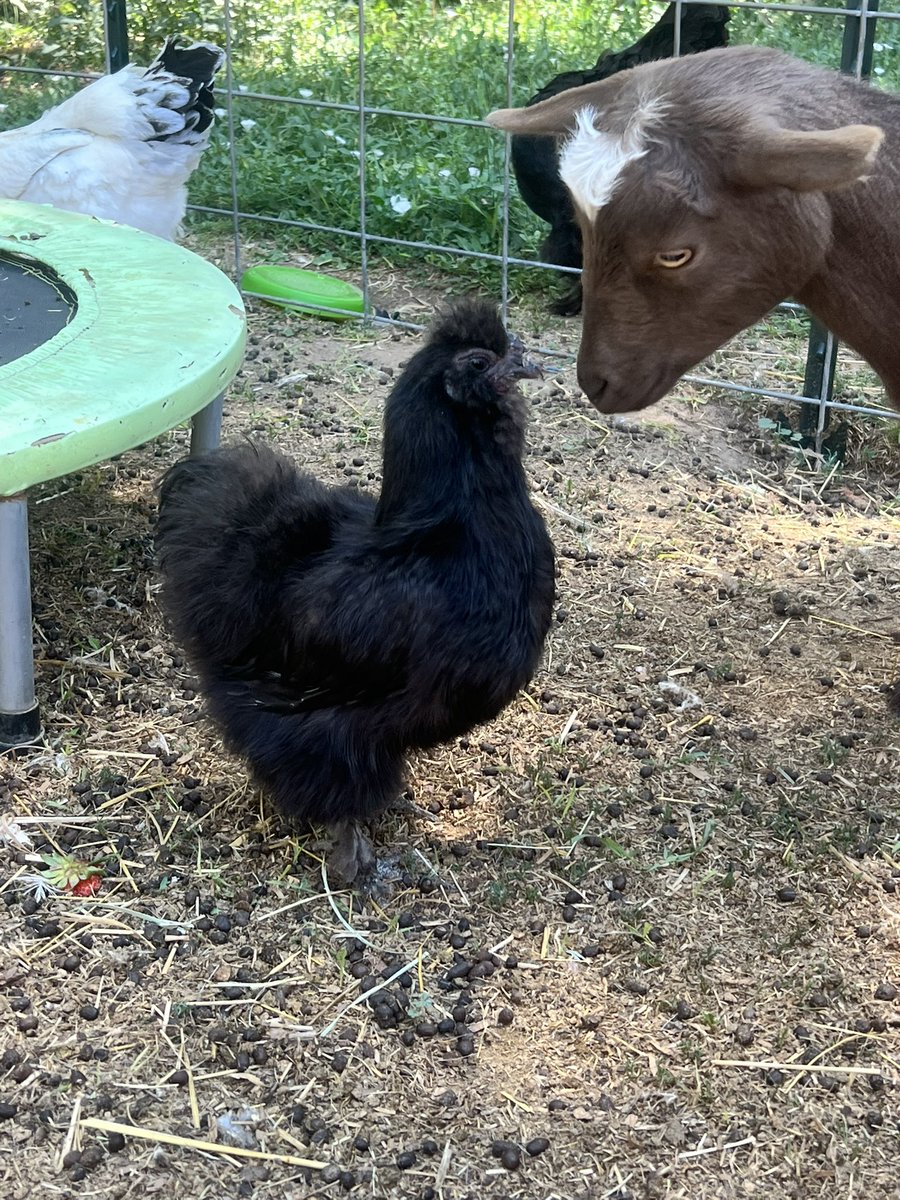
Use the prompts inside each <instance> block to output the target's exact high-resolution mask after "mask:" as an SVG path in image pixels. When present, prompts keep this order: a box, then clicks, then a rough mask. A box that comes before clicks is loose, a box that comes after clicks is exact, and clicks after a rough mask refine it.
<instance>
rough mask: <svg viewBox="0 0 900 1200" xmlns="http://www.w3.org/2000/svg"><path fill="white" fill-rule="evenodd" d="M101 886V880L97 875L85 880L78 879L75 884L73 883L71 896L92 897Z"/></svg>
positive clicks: (89, 876)
mask: <svg viewBox="0 0 900 1200" xmlns="http://www.w3.org/2000/svg"><path fill="white" fill-rule="evenodd" d="M102 885H103V880H102V879H101V878H100V876H99V875H88V877H87V878H86V879H79V880H78V882H77V883H73V884H72V887H71V889H70V890H71V892H72V895H73V896H93V895H95V893H97V892H99V891H100V888H101V887H102Z"/></svg>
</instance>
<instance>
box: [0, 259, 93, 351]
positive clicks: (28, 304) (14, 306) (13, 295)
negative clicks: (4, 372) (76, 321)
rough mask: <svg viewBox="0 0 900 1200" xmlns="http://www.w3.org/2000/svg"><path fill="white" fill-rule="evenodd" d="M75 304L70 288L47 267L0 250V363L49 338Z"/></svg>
mask: <svg viewBox="0 0 900 1200" xmlns="http://www.w3.org/2000/svg"><path fill="white" fill-rule="evenodd" d="M77 306H78V304H77V301H76V299H75V296H74V295H73V293H72V291H71V289H70V288H68V287H67V286H66V285H65V284H64V283H63V282H62V280H60V279H58V278H57V276H56V275H55V274H54V272H53V271H52V270H51V269H50V268H49V267H47V266H44V264H43V263H39V262H37V261H36V260H35V259H33V258H26V257H24V256H23V257H21V258H19V257H18V256H15V255H7V254H0V367H2V366H5V365H6V364H7V363H11V362H13V360H14V359H17V358H21V357H22V355H23V354H29V353H30V352H31V351H32V350H36V349H37V347H38V346H42V345H43V344H44V342H49V340H50V339H51V338H52V337H55V336H56V335H57V334H58V333H59V331H60V330H61V329H62V328H64V326H66V325H67V324H68V323H69V321H70V320H71V318H72V316H73V314H74V313H75V310H76V308H77Z"/></svg>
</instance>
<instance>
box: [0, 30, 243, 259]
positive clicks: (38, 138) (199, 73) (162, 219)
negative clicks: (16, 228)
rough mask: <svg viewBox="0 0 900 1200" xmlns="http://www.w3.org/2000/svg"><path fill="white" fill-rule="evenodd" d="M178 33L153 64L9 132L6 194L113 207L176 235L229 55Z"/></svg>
mask: <svg viewBox="0 0 900 1200" xmlns="http://www.w3.org/2000/svg"><path fill="white" fill-rule="evenodd" d="M224 58H225V56H224V54H223V52H222V51H221V50H219V48H218V47H216V46H212V45H210V44H209V43H206V42H198V43H195V44H194V45H192V46H188V47H185V48H184V49H179V48H178V47H176V46H175V44H174V41H173V39H169V40H168V41H167V42H166V45H165V47H164V48H163V50H162V52H161V53H160V55H159V56H158V58H156V59H155V60H154V62H153V63H152V64H151V65H150V66H149V67H147V68H143V67H135V66H127V67H124V68H123V69H122V70H121V71H117V72H116V74H115V75H104V76H102V77H101V78H100V79H96V80H94V82H93V83H90V84H88V86H87V87H86V88H83V89H82V90H81V91H80V92H77V93H76V94H75V95H74V96H72V97H71V98H70V99H68V100H65V101H63V103H62V104H58V105H57V106H56V107H55V108H51V109H48V110H47V112H45V113H44V114H43V115H42V116H40V117H39V118H38V119H37V120H36V121H33V122H32V123H31V124H30V125H24V126H22V127H21V128H20V129H11V130H9V131H8V132H6V133H0V196H3V197H5V198H7V199H10V200H27V201H30V202H32V203H34V204H52V205H53V206H54V207H55V208H64V209H67V210H69V211H70V212H80V213H86V214H87V215H89V216H94V217H106V218H109V219H111V220H114V221H120V222H121V223H122V224H124V225H133V226H134V227H135V228H137V229H143V230H144V231H145V232H147V233H154V234H156V235H157V236H158V237H162V238H167V239H168V240H170V241H173V240H174V239H175V238H176V237H177V235H178V233H179V231H180V227H181V222H182V220H183V218H184V213H185V208H186V207H187V187H186V184H187V180H188V178H189V177H190V175H191V172H192V171H193V170H194V168H195V167H196V166H197V164H198V163H199V161H200V157H201V155H202V154H203V151H204V149H205V148H206V144H207V141H208V140H209V131H210V129H211V127H212V123H213V116H212V82H213V78H214V77H215V74H216V72H217V71H218V70H219V68H220V67H221V65H222V63H223V62H224Z"/></svg>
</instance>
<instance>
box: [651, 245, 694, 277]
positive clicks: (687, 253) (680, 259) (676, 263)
mask: <svg viewBox="0 0 900 1200" xmlns="http://www.w3.org/2000/svg"><path fill="white" fill-rule="evenodd" d="M693 257H694V252H693V250H689V249H688V248H687V247H686V246H685V247H684V248H683V249H681V250H660V252H659V253H658V254H657V255H656V257H655V258H654V259H653V261H654V263H655V264H656V266H657V267H666V268H667V269H668V270H670V271H671V270H673V269H674V268H675V267H683V266H685V265H686V264H687V263H689V262H690V261H691V259H692V258H693Z"/></svg>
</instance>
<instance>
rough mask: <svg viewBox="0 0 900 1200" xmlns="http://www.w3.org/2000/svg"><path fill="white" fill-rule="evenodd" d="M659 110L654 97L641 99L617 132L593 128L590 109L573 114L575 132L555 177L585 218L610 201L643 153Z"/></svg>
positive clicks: (560, 157) (659, 104)
mask: <svg viewBox="0 0 900 1200" xmlns="http://www.w3.org/2000/svg"><path fill="white" fill-rule="evenodd" d="M662 108H663V105H662V102H661V101H660V100H658V99H657V98H648V99H646V100H643V101H642V102H641V103H639V104H638V105H637V106H636V108H635V110H634V112H633V114H632V115H631V117H630V118H629V120H628V123H627V125H626V126H625V128H624V129H623V130H622V132H621V133H609V132H607V131H606V130H604V129H597V127H596V126H595V125H594V121H595V119H596V116H597V111H596V109H594V108H592V107H590V106H588V107H586V108H582V109H580V110H579V111H578V112H577V113H576V114H575V132H574V133H573V134H572V137H571V138H570V139H569V141H568V142H566V144H565V146H563V149H562V153H561V154H560V156H559V174H560V178H561V179H562V181H563V183H564V184H565V185H566V187H567V188H568V189H569V191H570V192H571V193H572V198H573V199H574V201H575V203H576V204H577V205H578V207H579V208H580V209H581V210H582V212H584V213H585V214H586V215H587V216H588V217H591V218H593V217H595V216H596V214H597V212H598V210H599V209H601V208H602V207H603V206H604V204H608V203H609V202H610V200H611V199H612V196H613V193H614V192H615V190H616V187H617V186H618V184H619V181H620V180H621V178H622V172H623V171H624V170H625V168H626V167H627V166H628V164H629V163H632V162H635V161H636V160H637V159H639V158H642V157H643V156H644V155H645V154H646V153H647V149H648V147H647V136H646V128H647V124H648V122H649V121H650V120H652V118H653V117H655V116H658V115H659V113H660V111H661V110H662Z"/></svg>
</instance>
